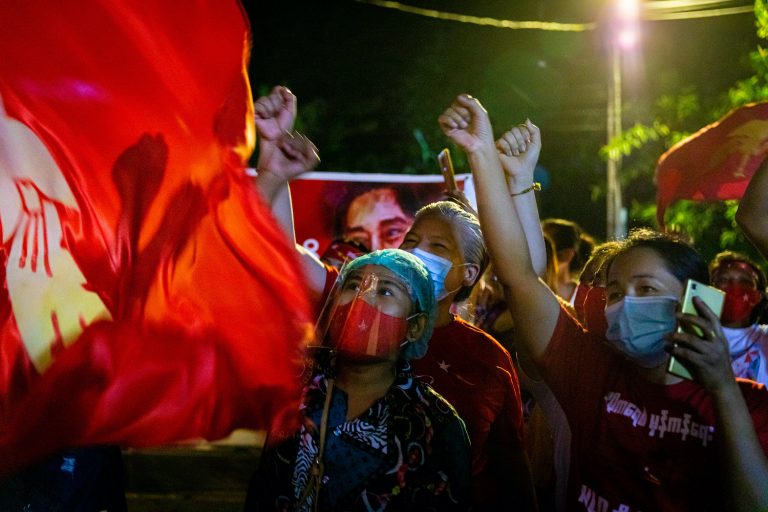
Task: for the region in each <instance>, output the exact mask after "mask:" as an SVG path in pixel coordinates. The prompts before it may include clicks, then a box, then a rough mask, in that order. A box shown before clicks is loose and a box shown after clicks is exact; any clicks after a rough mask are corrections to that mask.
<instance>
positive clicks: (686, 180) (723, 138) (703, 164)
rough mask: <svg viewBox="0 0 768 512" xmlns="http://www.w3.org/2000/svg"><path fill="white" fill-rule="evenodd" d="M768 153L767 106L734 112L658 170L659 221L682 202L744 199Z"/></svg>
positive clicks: (672, 153)
mask: <svg viewBox="0 0 768 512" xmlns="http://www.w3.org/2000/svg"><path fill="white" fill-rule="evenodd" d="M767 154H768V103H753V104H750V105H746V106H744V107H741V108H739V109H736V110H733V111H732V112H730V113H729V114H728V115H726V116H725V117H723V118H722V119H721V120H719V121H717V122H715V123H712V124H710V125H707V126H705V127H704V128H702V129H701V130H699V131H698V132H696V133H694V134H693V135H691V136H690V137H687V138H686V139H684V140H682V141H680V142H678V143H677V144H675V145H674V146H672V147H671V148H670V149H669V150H668V151H667V152H666V153H664V154H663V155H661V158H659V162H658V164H657V166H656V174H655V177H654V181H655V183H656V189H657V192H656V204H657V210H656V219H657V221H658V223H659V226H660V227H661V228H663V227H664V212H665V211H666V209H667V207H669V205H670V204H672V203H673V202H674V201H676V200H678V199H688V200H691V201H722V200H726V199H739V198H741V196H742V195H743V194H744V191H745V190H746V188H747V185H748V184H749V180H750V178H751V177H752V175H753V174H754V173H755V171H756V170H757V168H758V167H759V166H760V164H761V163H762V162H763V160H765V157H766V155H767Z"/></svg>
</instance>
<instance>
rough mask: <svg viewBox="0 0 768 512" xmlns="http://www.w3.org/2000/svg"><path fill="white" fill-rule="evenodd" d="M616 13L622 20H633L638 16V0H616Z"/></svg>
mask: <svg viewBox="0 0 768 512" xmlns="http://www.w3.org/2000/svg"><path fill="white" fill-rule="evenodd" d="M616 14H617V17H618V19H620V20H622V21H628V22H635V21H637V20H638V19H639V18H640V3H639V2H638V0H617V2H616Z"/></svg>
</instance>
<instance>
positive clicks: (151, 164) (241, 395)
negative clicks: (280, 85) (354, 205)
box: [0, 0, 309, 473]
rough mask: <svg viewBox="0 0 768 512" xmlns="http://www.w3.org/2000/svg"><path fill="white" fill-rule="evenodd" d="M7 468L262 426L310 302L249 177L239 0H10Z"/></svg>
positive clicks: (287, 394)
mask: <svg viewBox="0 0 768 512" xmlns="http://www.w3.org/2000/svg"><path fill="white" fill-rule="evenodd" d="M0 33H2V37H0V236H1V238H2V250H0V263H1V264H2V265H1V266H0V279H1V281H0V282H2V288H1V289H0V473H1V472H4V471H9V470H12V469H14V468H16V467H19V466H20V465H22V464H24V463H27V462H29V461H31V460H34V459H35V458H38V457H41V456H43V455H45V454H47V453H50V452H51V451H53V450H57V449H61V448H64V447H66V446H68V445H81V444H91V443H120V444H125V445H134V446H147V445H151V444H157V443H166V442H171V441H179V440H183V439H190V438H200V437H202V438H206V439H214V438H219V437H222V436H225V435H227V434H228V433H229V432H230V431H231V430H232V429H234V428H239V427H246V428H266V427H268V426H269V425H270V423H271V422H272V421H274V420H276V419H278V418H285V417H286V415H290V413H291V411H295V410H297V406H298V400H299V395H300V389H299V384H298V383H297V382H296V378H297V374H298V373H299V371H300V368H299V367H300V363H301V349H302V348H303V344H304V343H305V342H306V340H307V336H308V332H309V329H308V325H309V324H308V320H309V307H308V301H307V298H306V296H305V293H304V287H303V283H302V278H301V274H300V271H299V267H298V265H297V262H296V261H295V258H294V250H293V247H291V246H290V245H289V243H288V242H287V240H285V238H284V237H283V236H282V235H281V233H280V231H279V230H278V228H277V226H276V224H275V222H274V221H273V220H272V218H271V216H270V215H269V214H268V212H267V210H266V209H265V207H264V206H263V204H262V203H261V202H260V201H259V199H258V197H257V194H256V192H255V191H254V190H253V189H252V186H251V183H250V179H249V178H248V177H247V176H246V175H245V173H244V167H245V163H246V160H247V158H248V156H249V155H250V153H251V151H252V149H253V144H254V130H253V125H252V117H253V113H252V105H251V98H250V88H249V85H248V80H247V75H246V65H247V60H248V49H249V44H250V37H249V29H248V24H247V20H246V17H245V15H244V13H243V10H242V7H241V6H240V5H239V3H238V2H237V1H236V0H193V1H188V2H181V3H180V2H177V1H172V0H156V1H152V2H132V1H127V0H126V1H123V0H81V1H78V2H46V1H43V0H7V1H4V2H1V3H0Z"/></svg>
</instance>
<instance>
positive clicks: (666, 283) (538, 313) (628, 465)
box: [441, 95, 768, 511]
mask: <svg viewBox="0 0 768 512" xmlns="http://www.w3.org/2000/svg"><path fill="white" fill-rule="evenodd" d="M441 124H442V125H443V129H444V131H445V132H446V133H447V134H448V135H449V137H451V138H452V139H453V140H455V141H457V142H459V143H461V145H462V147H463V148H464V149H465V150H466V151H467V153H468V156H469V161H470V163H471V165H472V170H473V173H474V175H475V179H476V192H477V197H478V205H479V213H480V219H481V222H482V224H483V231H484V233H485V236H486V239H487V241H488V245H489V252H490V254H491V259H492V262H493V265H494V269H495V270H496V272H497V275H498V277H499V279H500V281H501V282H502V283H503V285H504V287H505V292H506V295H507V298H508V301H509V304H510V310H511V312H512V314H513V318H514V321H515V326H516V329H517V331H516V335H517V339H518V341H519V342H521V343H523V344H524V345H525V346H526V347H527V350H528V352H529V354H530V355H531V356H532V358H533V360H534V362H535V363H536V364H537V366H538V368H539V369H540V371H541V373H542V375H543V376H544V378H545V380H546V382H547V383H548V384H549V386H550V388H551V389H552V391H553V392H554V394H555V396H556V398H557V399H558V401H559V402H560V404H561V405H562V407H563V409H564V411H565V413H566V415H567V417H568V421H569V424H570V426H571V431H572V436H573V437H572V459H571V460H572V464H571V468H570V482H569V491H568V502H567V507H568V509H569V510H622V511H624V510H626V511H630V510H631V511H638V510H646V511H647V510H665V511H668V510H672V511H678V510H680V511H682V510H744V511H747V510H750V511H754V510H768V461H767V459H766V451H768V391H766V389H765V388H764V387H762V386H759V385H756V384H755V383H753V382H750V381H738V382H737V381H736V379H735V378H734V376H733V372H732V370H731V366H730V357H729V356H728V349H727V343H726V341H725V338H724V335H723V332H722V327H721V325H720V322H719V320H718V318H717V317H716V316H715V315H714V314H713V313H712V311H711V310H710V309H709V308H707V306H706V305H705V304H704V303H703V302H701V301H698V300H695V301H694V304H695V306H696V308H697V309H698V312H699V314H700V316H693V315H684V314H679V313H676V309H677V304H678V302H679V301H680V300H681V295H682V293H683V290H684V285H685V281H686V280H687V279H689V278H693V279H696V280H699V281H703V282H707V281H708V276H707V268H706V264H705V262H704V261H703V259H702V258H701V256H700V255H699V254H698V253H697V252H696V251H695V250H694V249H693V248H691V247H690V246H688V245H686V244H684V243H682V242H680V241H677V240H674V239H671V238H669V237H668V236H666V235H662V234H659V233H654V232H650V231H644V232H638V233H636V234H634V235H632V236H630V237H629V238H628V239H627V240H626V241H624V242H621V244H620V246H619V247H618V248H616V251H615V252H614V253H613V254H612V255H611V257H610V260H609V262H608V267H607V286H606V294H607V302H608V304H607V307H606V310H605V316H606V321H607V324H608V328H607V332H604V331H603V332H594V333H593V332H590V331H587V330H584V328H583V327H582V326H581V324H580V323H579V322H578V321H577V320H575V319H574V318H573V317H572V316H571V315H570V314H569V313H568V311H567V309H565V308H564V307H562V305H561V303H560V302H559V301H558V300H557V298H556V297H555V295H554V294H553V293H552V291H551V290H550V289H549V288H547V287H546V286H545V285H544V283H542V282H541V280H540V279H539V278H538V276H537V274H536V272H534V271H533V269H532V266H531V262H530V255H529V251H528V244H527V241H526V236H525V233H524V232H523V229H522V227H521V223H520V221H519V219H518V215H517V212H516V209H515V206H516V204H515V203H514V202H513V200H514V197H515V196H516V195H517V194H520V193H521V192H523V191H524V190H526V189H527V187H530V183H519V182H516V181H515V180H514V179H509V180H507V179H506V177H505V174H504V170H503V169H502V168H501V166H500V165H499V163H498V158H497V157H496V154H495V148H494V143H493V138H492V135H491V134H492V128H491V125H490V121H489V119H488V115H487V113H486V112H485V110H484V109H483V108H482V106H481V105H480V104H479V102H477V100H475V99H473V98H471V97H468V96H465V95H462V96H459V97H458V98H457V99H456V101H455V102H454V104H453V105H451V107H450V108H449V109H448V110H446V112H445V113H444V114H443V116H442V117H441ZM524 142H525V141H520V142H519V144H517V145H515V146H514V147H512V148H510V149H511V150H512V151H511V155H510V157H513V156H514V157H516V158H522V157H521V156H520V155H522V154H524V153H525V148H524ZM678 325H680V326H681V327H682V328H683V330H684V332H682V333H678V332H677V331H676V327H677V326H678ZM694 326H696V327H698V328H700V329H701V331H702V332H703V333H704V335H703V337H699V336H696V335H694V334H692V332H693V331H692V327H694ZM668 352H669V353H671V354H673V355H674V356H675V357H677V358H679V359H680V360H681V361H683V362H684V363H685V364H686V366H687V367H688V368H689V369H690V370H691V371H692V373H693V376H694V380H693V381H688V380H683V379H680V378H678V377H675V376H673V375H671V374H669V373H667V372H666V363H667V359H668V357H669V354H668Z"/></svg>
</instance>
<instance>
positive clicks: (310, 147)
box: [277, 133, 320, 167]
mask: <svg viewBox="0 0 768 512" xmlns="http://www.w3.org/2000/svg"><path fill="white" fill-rule="evenodd" d="M277 144H278V147H279V148H280V150H281V151H282V152H283V153H284V154H285V156H286V158H288V159H289V160H294V161H301V162H304V163H306V164H309V165H312V166H313V167H314V166H315V165H317V164H318V163H319V162H320V156H319V154H318V151H317V147H316V146H315V145H314V144H313V143H312V141H311V140H309V139H308V138H307V137H305V136H304V135H302V134H300V133H286V134H284V135H283V136H282V137H280V139H279V140H278V142H277Z"/></svg>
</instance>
